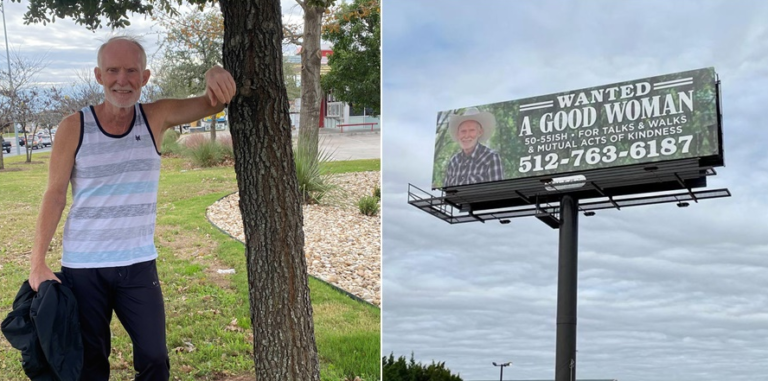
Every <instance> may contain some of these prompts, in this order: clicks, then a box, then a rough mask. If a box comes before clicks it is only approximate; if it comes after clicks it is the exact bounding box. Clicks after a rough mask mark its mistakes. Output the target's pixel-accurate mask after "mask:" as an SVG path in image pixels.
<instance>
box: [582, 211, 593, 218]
mask: <svg viewBox="0 0 768 381" xmlns="http://www.w3.org/2000/svg"><path fill="white" fill-rule="evenodd" d="M584 215H585V216H587V217H592V216H594V215H595V212H593V211H591V210H590V211H587V212H584Z"/></svg>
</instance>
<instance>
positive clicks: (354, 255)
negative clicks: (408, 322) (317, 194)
mask: <svg viewBox="0 0 768 381" xmlns="http://www.w3.org/2000/svg"><path fill="white" fill-rule="evenodd" d="M331 182H332V183H334V184H336V185H338V189H336V190H334V191H333V192H331V194H329V195H327V196H326V198H325V199H324V202H323V205H304V207H303V210H304V253H305V255H306V258H307V267H308V271H309V273H310V274H311V275H313V276H315V277H317V278H320V279H322V280H324V281H326V282H329V283H331V284H334V285H336V286H337V287H339V288H342V289H344V290H346V291H347V292H349V293H351V294H353V295H356V296H357V297H359V298H361V299H363V300H366V301H368V302H369V303H371V304H374V305H377V306H380V305H381V214H377V215H376V216H373V217H369V216H365V215H363V214H362V213H360V211H359V210H358V207H357V201H358V200H359V199H360V198H361V197H363V196H370V195H372V194H373V190H374V188H376V187H380V172H378V171H377V172H351V173H344V174H339V175H333V176H332V177H331ZM239 201H240V196H239V194H237V193H234V194H231V195H229V196H227V197H225V198H223V199H221V200H219V201H218V202H216V203H215V204H213V205H211V206H210V207H209V208H208V212H207V213H208V218H209V219H210V220H211V221H212V222H213V223H214V224H215V225H216V226H218V227H219V228H221V229H222V230H224V231H226V232H228V233H229V234H230V235H232V236H233V237H235V238H237V239H239V240H240V241H241V242H242V241H244V240H245V236H244V233H243V223H242V219H241V217H240V207H239Z"/></svg>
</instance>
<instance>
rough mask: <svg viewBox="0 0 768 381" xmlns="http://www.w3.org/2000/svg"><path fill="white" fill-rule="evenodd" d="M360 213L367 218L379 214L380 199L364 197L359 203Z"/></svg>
mask: <svg viewBox="0 0 768 381" xmlns="http://www.w3.org/2000/svg"><path fill="white" fill-rule="evenodd" d="M357 207H358V208H359V209H360V213H362V214H364V215H366V216H375V215H376V214H378V213H379V199H378V198H376V197H374V196H363V197H362V198H360V201H358V202H357Z"/></svg>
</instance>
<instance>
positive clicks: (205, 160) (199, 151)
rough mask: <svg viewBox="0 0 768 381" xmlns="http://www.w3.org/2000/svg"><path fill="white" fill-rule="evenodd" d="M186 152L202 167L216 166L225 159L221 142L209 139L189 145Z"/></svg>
mask: <svg viewBox="0 0 768 381" xmlns="http://www.w3.org/2000/svg"><path fill="white" fill-rule="evenodd" d="M185 153H186V156H188V157H189V158H191V159H192V162H193V163H195V165H197V166H200V167H214V166H217V165H219V164H221V162H222V161H223V158H222V155H221V148H220V146H219V144H218V143H216V142H212V141H210V140H207V139H206V140H204V141H203V142H200V143H199V144H196V145H193V146H191V147H188V148H187V149H186V150H185Z"/></svg>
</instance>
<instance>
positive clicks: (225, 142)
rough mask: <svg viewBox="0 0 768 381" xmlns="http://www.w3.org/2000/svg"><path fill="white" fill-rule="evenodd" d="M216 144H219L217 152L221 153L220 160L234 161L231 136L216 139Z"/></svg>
mask: <svg viewBox="0 0 768 381" xmlns="http://www.w3.org/2000/svg"><path fill="white" fill-rule="evenodd" d="M216 142H217V143H219V151H221V159H222V160H235V151H234V148H233V147H232V137H231V136H222V137H219V138H216Z"/></svg>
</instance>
